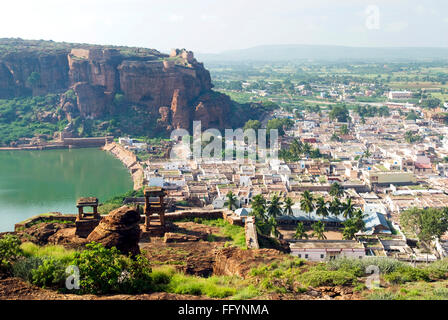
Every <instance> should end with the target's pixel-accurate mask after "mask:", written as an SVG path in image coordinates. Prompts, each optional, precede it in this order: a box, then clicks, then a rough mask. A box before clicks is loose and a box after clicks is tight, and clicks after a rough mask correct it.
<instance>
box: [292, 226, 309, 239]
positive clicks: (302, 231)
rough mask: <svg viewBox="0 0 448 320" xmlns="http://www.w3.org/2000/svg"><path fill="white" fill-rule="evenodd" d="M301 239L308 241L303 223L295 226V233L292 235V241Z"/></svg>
mask: <svg viewBox="0 0 448 320" xmlns="http://www.w3.org/2000/svg"><path fill="white" fill-rule="evenodd" d="M303 238H305V239H308V234H307V233H306V231H305V226H304V225H303V222H299V223H298V224H297V228H296V233H295V234H294V239H300V240H302V239H303Z"/></svg>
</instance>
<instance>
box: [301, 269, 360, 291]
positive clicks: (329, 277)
mask: <svg viewBox="0 0 448 320" xmlns="http://www.w3.org/2000/svg"><path fill="white" fill-rule="evenodd" d="M299 281H300V282H301V283H303V284H304V285H307V286H312V287H321V286H344V285H351V284H355V283H356V281H357V279H356V277H355V276H354V275H353V274H351V273H349V272H346V271H325V270H311V271H308V272H305V273H303V274H302V275H301V276H299Z"/></svg>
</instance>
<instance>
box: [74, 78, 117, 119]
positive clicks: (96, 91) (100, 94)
mask: <svg viewBox="0 0 448 320" xmlns="http://www.w3.org/2000/svg"><path fill="white" fill-rule="evenodd" d="M73 90H74V92H75V94H76V98H77V100H76V104H77V106H78V111H79V113H80V115H81V116H82V117H83V118H99V117H101V116H102V115H104V114H105V113H106V108H107V105H108V103H110V102H111V97H110V95H109V96H106V95H105V94H104V89H103V88H102V87H101V86H96V85H91V84H89V83H87V82H77V83H76V84H75V85H74V86H73ZM108 98H109V99H108Z"/></svg>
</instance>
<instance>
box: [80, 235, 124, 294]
mask: <svg viewBox="0 0 448 320" xmlns="http://www.w3.org/2000/svg"><path fill="white" fill-rule="evenodd" d="M72 264H73V265H75V266H77V267H78V268H79V273H80V292H81V293H93V294H102V293H103V294H104V293H111V292H119V291H120V290H119V288H120V282H121V279H122V278H121V276H122V272H123V270H124V267H125V264H126V263H125V261H124V259H122V258H120V253H119V251H118V249H117V248H112V249H106V248H104V247H103V245H102V244H99V243H94V242H92V243H90V244H87V245H86V250H83V251H82V252H77V253H75V258H74V259H73V263H72Z"/></svg>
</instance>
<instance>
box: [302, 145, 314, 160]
mask: <svg viewBox="0 0 448 320" xmlns="http://www.w3.org/2000/svg"><path fill="white" fill-rule="evenodd" d="M312 149H313V148H312V147H311V145H310V144H309V143H308V142H306V143H305V144H304V145H303V146H302V152H303V153H304V154H305V155H306V156H307V157H309V155H310V153H311V150H312Z"/></svg>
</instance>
